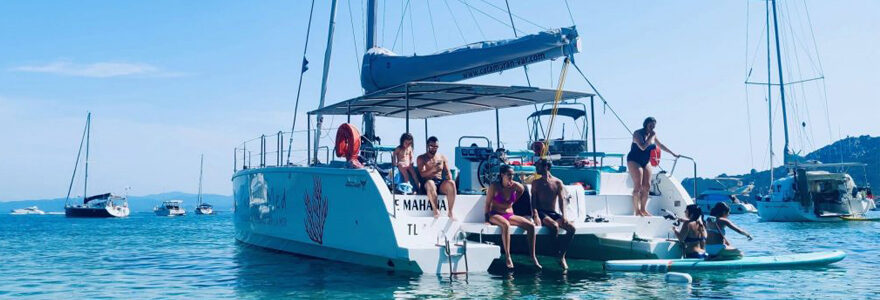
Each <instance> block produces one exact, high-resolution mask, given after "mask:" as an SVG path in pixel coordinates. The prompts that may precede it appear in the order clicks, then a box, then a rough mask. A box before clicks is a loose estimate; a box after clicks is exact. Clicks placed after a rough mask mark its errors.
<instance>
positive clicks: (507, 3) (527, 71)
mask: <svg viewBox="0 0 880 300" xmlns="http://www.w3.org/2000/svg"><path fill="white" fill-rule="evenodd" d="M504 4H505V5H507V16H508V17H510V28H513V37H515V38H517V37H519V35H517V34H516V23H514V22H513V13H511V12H510V2H508V1H507V0H504ZM523 72H524V73H525V74H526V83H528V84H529V87H532V80H531V79H530V78H529V67H528V66H526V65H523ZM532 105H534V106H535V111H538V104H535V103H532Z"/></svg>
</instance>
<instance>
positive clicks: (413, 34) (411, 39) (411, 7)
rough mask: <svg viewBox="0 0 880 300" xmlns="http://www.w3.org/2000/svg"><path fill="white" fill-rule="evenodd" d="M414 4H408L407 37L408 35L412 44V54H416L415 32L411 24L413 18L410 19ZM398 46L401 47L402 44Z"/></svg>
mask: <svg viewBox="0 0 880 300" xmlns="http://www.w3.org/2000/svg"><path fill="white" fill-rule="evenodd" d="M415 5H416V4H415V3H413V5H410V7H409V37H410V39H409V43H410V44H412V51H413V54H414V55H415V54H416V34H415V32H416V27H415V26H414V25H413V19H412V16H413V12H412V11H413V6H415ZM400 48H403V45H401V47H400Z"/></svg>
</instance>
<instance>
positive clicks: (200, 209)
mask: <svg viewBox="0 0 880 300" xmlns="http://www.w3.org/2000/svg"><path fill="white" fill-rule="evenodd" d="M204 167H205V155H204V154H203V155H202V156H201V159H200V163H199V197H198V203H197V205H196V214H197V215H213V214H214V206H213V205H211V204H208V203H207V202H202V174H203V171H204V169H205V168H204Z"/></svg>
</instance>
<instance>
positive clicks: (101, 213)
mask: <svg viewBox="0 0 880 300" xmlns="http://www.w3.org/2000/svg"><path fill="white" fill-rule="evenodd" d="M128 214H129V209H128V207H120V206H111V207H65V208H64V215H65V216H67V217H68V218H122V217H127V216H128Z"/></svg>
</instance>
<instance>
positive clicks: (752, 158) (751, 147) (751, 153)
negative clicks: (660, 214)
mask: <svg viewBox="0 0 880 300" xmlns="http://www.w3.org/2000/svg"><path fill="white" fill-rule="evenodd" d="M565 1H566V3H568V0H565ZM750 11H751V4H750V3H749V1H746V30H745V31H746V57H745V59H746V81H748V80H749V77H750V76H751V74H752V71H751V66H749V65H748V64H749V12H750ZM759 44H760V43H759ZM756 51H757V50H756ZM756 57H757V56H756ZM745 90H746V127H747V129H748V132H749V161H750V162H751V163H752V165H751V167H752V169H754V168H755V150H754V145H753V144H752V140H753V138H752V110H751V108H750V107H749V102H750V101H749V86H748V85H745Z"/></svg>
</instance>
